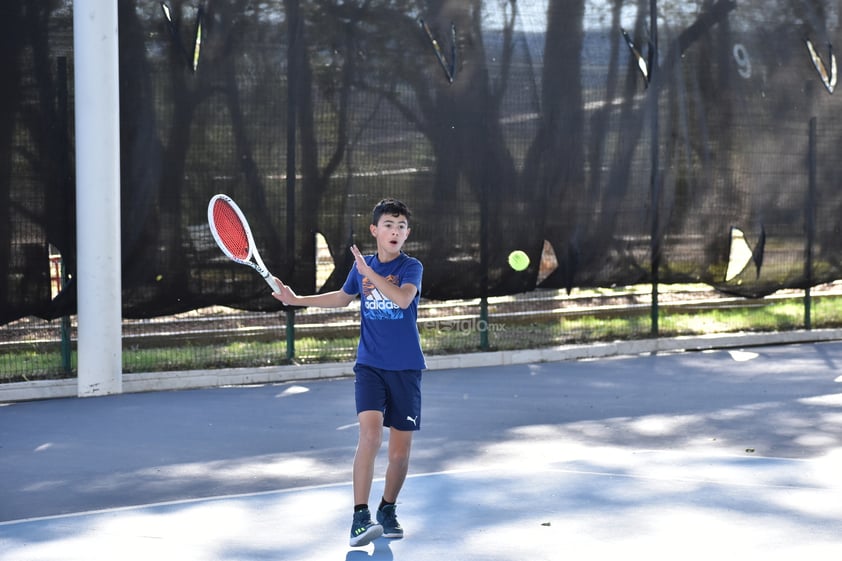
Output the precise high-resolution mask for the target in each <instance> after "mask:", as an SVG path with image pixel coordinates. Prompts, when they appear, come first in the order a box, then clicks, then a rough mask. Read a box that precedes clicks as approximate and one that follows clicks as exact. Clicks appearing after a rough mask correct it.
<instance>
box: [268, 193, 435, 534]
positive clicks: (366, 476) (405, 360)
mask: <svg viewBox="0 0 842 561" xmlns="http://www.w3.org/2000/svg"><path fill="white" fill-rule="evenodd" d="M409 217H410V212H409V209H408V208H407V207H406V205H405V204H403V203H402V202H400V201H398V200H396V199H383V200H382V201H380V202H379V203H377V205H376V206H375V207H374V210H373V212H372V217H371V225H370V226H369V230H370V231H371V235H372V236H373V237H374V238H375V240H376V241H377V252H376V253H375V254H373V255H366V256H363V255H362V254H361V253H360V250H359V249H357V246H356V245H353V246H351V253H352V254H353V255H354V266H353V267H352V268H351V270H350V272H349V273H348V277H347V279H346V280H345V284H344V285H343V286H342V289H341V290H336V291H334V292H327V293H324V294H316V295H313V296H298V295H297V294H296V293H295V292H293V290H292V289H291V288H289V287H288V286H286V285H284V284H283V283H281V282H280V281H279V284H280V286H281V291H280V292H279V293H274V294H273V296H274V297H275V298H277V299H278V300H280V301H281V302H283V303H284V304H286V305H290V306H319V307H323V308H340V307H345V306H347V305H348V304H350V303H351V302H352V301H353V300H354V298H355V297H356V295H357V294H360V296H361V298H360V342H359V347H358V348H357V361H356V364H355V365H354V374H355V383H354V393H355V398H356V406H357V418H358V419H359V422H360V435H359V442H358V444H357V451H356V454H355V455H354V467H353V487H354V518H353V522H352V525H351V540H350V544H351V547H359V546H363V545H366V544H368V543H370V542H371V541H372V540H374V539H376V538H378V537H380V536H381V535H382V536H384V537H387V538H402V537H403V528H401V525H400V524H399V523H398V519H397V517H396V516H395V503H396V502H397V499H398V493H399V492H400V490H401V487H402V486H403V482H404V480H405V479H406V474H407V471H408V468H409V452H410V448H411V446H412V434H413V432H414V431H416V430H418V429H420V428H421V371H422V370H423V369H424V368H426V364H425V361H424V355H423V353H422V351H421V340H420V336H419V334H418V326H417V317H418V301H419V299H420V296H421V276H422V273H423V266H422V265H421V262H420V261H418V260H417V259H415V258H413V257H410V256H408V255H407V254H405V253H404V252H403V251H402V248H403V244H404V242H405V241H406V238H407V237H408V236H409V232H410V228H409ZM384 426H386V427H389V462H388V467H387V468H386V482H385V485H384V489H383V497H382V498H381V501H380V506H379V507H378V509H377V523H376V524H375V523H374V522H372V520H371V513H370V511H369V508H368V499H369V494H370V493H371V484H372V479H373V478H374V460H375V457H376V456H377V452H378V450H379V449H380V444H381V441H382V436H383V427H384Z"/></svg>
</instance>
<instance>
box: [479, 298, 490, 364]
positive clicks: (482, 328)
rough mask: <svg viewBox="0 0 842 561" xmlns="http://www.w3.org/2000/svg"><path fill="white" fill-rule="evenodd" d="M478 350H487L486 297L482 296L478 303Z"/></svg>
mask: <svg viewBox="0 0 842 561" xmlns="http://www.w3.org/2000/svg"><path fill="white" fill-rule="evenodd" d="M477 328H478V329H479V348H480V349H482V350H483V351H487V350H488V297H486V296H483V297H482V298H481V299H480V301H479V324H478V325H477Z"/></svg>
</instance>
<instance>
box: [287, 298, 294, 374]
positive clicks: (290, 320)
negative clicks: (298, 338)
mask: <svg viewBox="0 0 842 561" xmlns="http://www.w3.org/2000/svg"><path fill="white" fill-rule="evenodd" d="M286 335H287V360H289V361H290V362H291V361H292V360H293V359H294V358H295V310H293V309H289V310H287V327H286Z"/></svg>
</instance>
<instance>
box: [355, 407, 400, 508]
mask: <svg viewBox="0 0 842 561" xmlns="http://www.w3.org/2000/svg"><path fill="white" fill-rule="evenodd" d="M358 418H359V421H360V440H359V442H358V443H357V452H356V454H354V469H353V481H354V504H357V505H359V504H368V499H369V495H370V494H371V481H372V479H374V459H375V458H376V457H377V452H378V450H380V443H381V442H382V439H383V414H382V413H381V412H380V411H362V412H360V414H359V415H358ZM390 448H391V439H390ZM404 476H406V474H405V473H404Z"/></svg>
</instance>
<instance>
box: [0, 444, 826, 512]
mask: <svg viewBox="0 0 842 561" xmlns="http://www.w3.org/2000/svg"><path fill="white" fill-rule="evenodd" d="M622 452H623V453H624V455H628V456H629V457H632V456H639V455H643V454H646V455H649V454H652V455H657V456H659V457H673V458H678V459H687V458H695V459H708V460H710V461H712V462H718V461H722V460H742V461H746V462H751V463H790V464H795V463H816V462H817V461H818V460H820V459H821V458H782V457H775V456H742V455H737V454H705V453H702V452H678V451H672V450H656V449H643V450H622ZM579 461H582V458H577V459H571V460H569V461H565V462H561V463H576V462H579ZM671 467H673V468H674V469H681V468H682V467H683V466H682V465H681V464H680V463H678V464H676V465H674V466H671ZM738 467H740V468H746V469H747V466H738ZM489 472H499V473H500V474H501V475H507V474H510V475H515V474H516V475H517V476H522V475H523V474H524V473H567V474H571V475H589V476H599V477H615V478H626V479H632V480H641V481H670V482H676V483H709V484H715V485H720V486H725V487H746V488H769V489H824V488H825V487H823V486H821V485H795V484H792V485H783V484H769V483H763V482H759V483H753V482H752V483H747V482H735V481H723V480H718V479H711V478H704V477H669V476H654V475H645V474H639V473H637V474H634V473H622V472H616V471H600V470H578V469H572V468H564V467H555V466H534V467H532V468H523V469H512V468H511V467H510V466H506V467H505V468H501V467H499V466H498V467H495V466H490V465H489V466H482V467H460V468H453V469H447V470H439V471H431V472H424V473H410V474H409V475H407V479H423V478H429V477H440V476H447V475H464V474H478V473H489ZM383 481H384V478H382V477H380V478H375V479H374V480H373V482H374V483H383ZM350 486H351V481H344V482H338V483H321V484H317V485H304V486H300V487H289V488H285V489H273V490H268V491H255V492H252V493H234V494H227V495H211V496H207V497H195V498H189V499H176V500H171V501H160V502H153V503H144V504H136V505H126V506H118V507H110V508H102V509H92V510H83V511H78V512H69V513H63V514H52V515H47V516H35V517H29V518H19V519H14V520H6V521H0V527H3V526H12V525H15V524H24V523H28V522H40V521H49V520H63V519H72V518H82V517H86V516H96V515H101V514H110V513H119V512H131V511H138V510H145V509H155V508H163V507H168V506H181V505H192V504H200V503H210V502H217V501H225V500H237V499H249V498H257V497H266V496H272V495H278V496H281V495H286V494H291V493H298V492H302V491H303V492H307V491H316V490H322V489H332V488H338V487H350Z"/></svg>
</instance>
